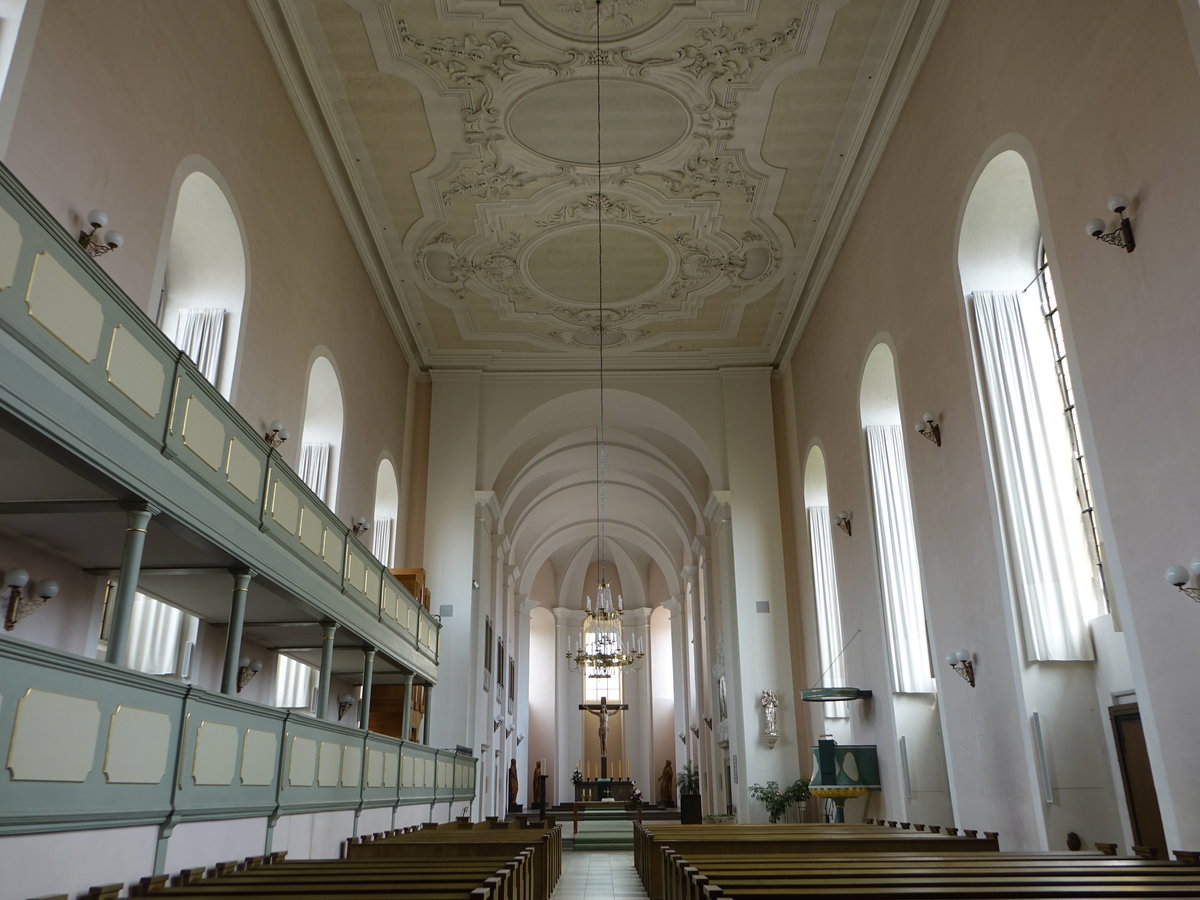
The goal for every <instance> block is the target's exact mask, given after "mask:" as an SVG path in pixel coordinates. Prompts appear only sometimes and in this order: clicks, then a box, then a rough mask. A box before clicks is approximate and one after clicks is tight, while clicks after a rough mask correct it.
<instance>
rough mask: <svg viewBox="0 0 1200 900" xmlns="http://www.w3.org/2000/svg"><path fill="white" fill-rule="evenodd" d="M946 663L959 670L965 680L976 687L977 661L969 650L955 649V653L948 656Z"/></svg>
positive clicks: (956, 670)
mask: <svg viewBox="0 0 1200 900" xmlns="http://www.w3.org/2000/svg"><path fill="white" fill-rule="evenodd" d="M946 665H948V666H949V667H950V668H952V669H953V670H954V671H955V672H957V673H958V674H959V676H961V678H962V680H963V681H965V682H966V683H967V684H969V685H970V686H971V687H975V662H974V660H973V659H972V657H971V653H970V652H969V651H967V650H962V649H960V650H955V651H954V653H953V654H951V655H950V656H947V657H946Z"/></svg>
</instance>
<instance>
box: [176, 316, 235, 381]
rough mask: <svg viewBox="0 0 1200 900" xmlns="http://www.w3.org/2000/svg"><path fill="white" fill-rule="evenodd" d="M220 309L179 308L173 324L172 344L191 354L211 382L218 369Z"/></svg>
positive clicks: (221, 329)
mask: <svg viewBox="0 0 1200 900" xmlns="http://www.w3.org/2000/svg"><path fill="white" fill-rule="evenodd" d="M225 315H226V312H225V310H223V309H219V308H217V309H181V310H180V311H179V322H178V324H177V325H176V326H175V346H177V347H178V348H179V349H180V350H182V351H183V352H184V353H186V354H187V355H188V356H190V357H191V358H192V362H194V363H195V364H196V366H197V368H199V369H200V373H201V374H202V375H203V376H204V377H205V378H207V379H208V380H209V382H210V383H211V384H216V383H217V374H218V373H219V372H220V370H221V338H222V335H223V334H224V333H225Z"/></svg>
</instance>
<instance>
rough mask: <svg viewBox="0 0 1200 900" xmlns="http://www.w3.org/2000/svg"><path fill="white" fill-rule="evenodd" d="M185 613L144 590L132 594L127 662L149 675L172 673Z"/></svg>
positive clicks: (177, 656) (131, 666) (176, 658)
mask: <svg viewBox="0 0 1200 900" xmlns="http://www.w3.org/2000/svg"><path fill="white" fill-rule="evenodd" d="M183 620H184V613H183V612H182V611H181V610H178V609H176V608H175V607H173V606H168V605H167V604H166V603H161V602H159V601H158V600H155V599H154V598H153V597H147V596H146V595H145V594H134V595H133V613H132V615H131V618H130V623H129V644H128V647H129V654H128V657H127V663H126V664H127V665H128V666H129V668H131V669H137V670H138V671H139V672H146V673H147V674H149V675H171V674H173V673H174V672H175V663H176V661H177V660H178V658H179V637H180V635H181V634H182V632H183V624H184V621H183Z"/></svg>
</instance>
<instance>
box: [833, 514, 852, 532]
mask: <svg viewBox="0 0 1200 900" xmlns="http://www.w3.org/2000/svg"><path fill="white" fill-rule="evenodd" d="M833 524H834V525H836V526H837V527H838V528H840V529H842V531H844V532H846V536H847V537H849V536H850V513H849V511H847V510H844V509H843V510H842V511H841V512H840V513H838V514H837V515H836V516H834V517H833Z"/></svg>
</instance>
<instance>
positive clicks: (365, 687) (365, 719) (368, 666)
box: [358, 647, 375, 731]
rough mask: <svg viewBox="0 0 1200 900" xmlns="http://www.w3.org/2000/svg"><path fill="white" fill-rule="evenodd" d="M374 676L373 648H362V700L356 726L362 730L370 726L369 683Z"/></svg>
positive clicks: (367, 729) (366, 729) (368, 728)
mask: <svg viewBox="0 0 1200 900" xmlns="http://www.w3.org/2000/svg"><path fill="white" fill-rule="evenodd" d="M374 678H375V648H374V647H364V648H363V683H362V701H361V702H360V703H359V704H358V727H359V728H361V729H362V730H363V731H369V730H370V728H371V683H372V681H373V680H374Z"/></svg>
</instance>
